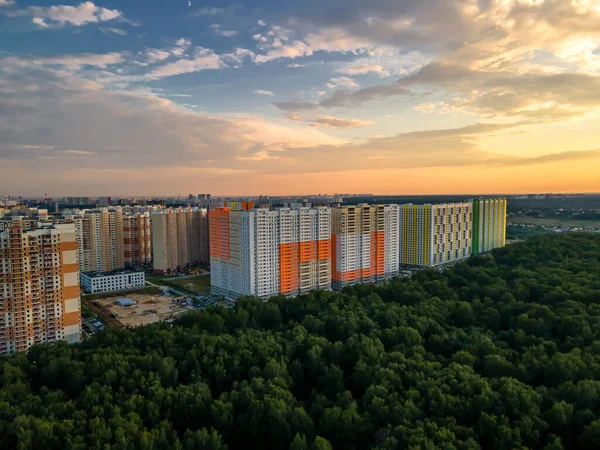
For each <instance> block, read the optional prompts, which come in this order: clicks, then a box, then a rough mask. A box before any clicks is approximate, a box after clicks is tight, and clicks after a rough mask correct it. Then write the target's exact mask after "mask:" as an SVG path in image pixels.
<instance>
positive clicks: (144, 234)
mask: <svg viewBox="0 0 600 450" xmlns="http://www.w3.org/2000/svg"><path fill="white" fill-rule="evenodd" d="M123 245H124V261H125V266H127V267H137V266H141V265H144V264H148V263H149V262H150V261H151V260H152V245H151V226H150V215H149V214H148V213H135V214H132V215H130V216H124V217H123Z"/></svg>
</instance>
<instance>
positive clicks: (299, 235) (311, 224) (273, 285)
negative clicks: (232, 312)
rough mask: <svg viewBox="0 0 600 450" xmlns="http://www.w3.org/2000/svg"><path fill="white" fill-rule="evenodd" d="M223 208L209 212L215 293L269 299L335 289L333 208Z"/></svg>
mask: <svg viewBox="0 0 600 450" xmlns="http://www.w3.org/2000/svg"><path fill="white" fill-rule="evenodd" d="M236 207H239V208H240V209H238V210H231V209H229V208H219V209H215V210H211V211H210V212H209V228H210V262H211V286H212V292H213V293H214V294H216V295H222V296H226V297H230V298H237V297H240V296H244V295H252V296H257V297H261V298H268V297H271V296H273V295H277V294H285V295H297V294H303V293H306V292H309V291H311V290H313V289H330V288H331V210H330V209H329V208H326V207H317V208H311V207H302V206H298V207H294V208H280V209H277V210H274V211H272V210H269V209H251V207H252V204H250V203H244V204H242V205H236Z"/></svg>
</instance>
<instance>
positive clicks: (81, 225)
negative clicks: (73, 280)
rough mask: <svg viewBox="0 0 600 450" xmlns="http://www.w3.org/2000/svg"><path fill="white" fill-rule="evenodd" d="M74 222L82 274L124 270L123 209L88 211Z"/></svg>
mask: <svg viewBox="0 0 600 450" xmlns="http://www.w3.org/2000/svg"><path fill="white" fill-rule="evenodd" d="M72 220H73V221H74V222H75V229H76V232H77V242H78V250H79V269H80V271H81V272H111V271H113V270H118V269H123V268H124V267H125V244H124V235H123V212H122V211H121V209H120V208H115V209H100V210H90V211H85V213H84V214H83V215H78V216H74V217H72Z"/></svg>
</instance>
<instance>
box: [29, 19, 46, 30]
mask: <svg viewBox="0 0 600 450" xmlns="http://www.w3.org/2000/svg"><path fill="white" fill-rule="evenodd" d="M31 21H32V22H33V23H34V24H35V25H37V26H39V27H42V28H48V27H49V25H48V24H47V23H46V22H45V21H44V19H42V18H41V17H34V18H33V19H31Z"/></svg>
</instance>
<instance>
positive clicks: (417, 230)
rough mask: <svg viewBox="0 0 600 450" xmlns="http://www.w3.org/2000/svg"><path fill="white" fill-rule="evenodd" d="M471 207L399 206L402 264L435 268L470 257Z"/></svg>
mask: <svg viewBox="0 0 600 450" xmlns="http://www.w3.org/2000/svg"><path fill="white" fill-rule="evenodd" d="M471 210H472V204H471V203H470V202H465V203H448V204H440V205H412V204H407V205H400V264H401V265H406V266H424V267H436V266H443V265H446V264H451V263H454V262H457V261H460V260H463V259H466V258H468V257H469V256H470V255H471V242H472V230H471Z"/></svg>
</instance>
